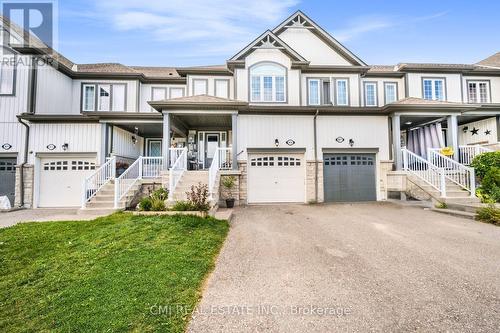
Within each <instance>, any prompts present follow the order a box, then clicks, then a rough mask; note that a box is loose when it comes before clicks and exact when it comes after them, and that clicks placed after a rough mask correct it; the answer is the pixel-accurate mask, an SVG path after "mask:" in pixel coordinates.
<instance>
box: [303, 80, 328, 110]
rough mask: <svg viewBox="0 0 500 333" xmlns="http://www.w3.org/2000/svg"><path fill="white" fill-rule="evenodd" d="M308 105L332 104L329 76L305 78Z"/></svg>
mask: <svg viewBox="0 0 500 333" xmlns="http://www.w3.org/2000/svg"><path fill="white" fill-rule="evenodd" d="M307 89H308V90H307V96H308V100H307V103H308V105H332V98H331V86H330V78H325V79H308V80H307Z"/></svg>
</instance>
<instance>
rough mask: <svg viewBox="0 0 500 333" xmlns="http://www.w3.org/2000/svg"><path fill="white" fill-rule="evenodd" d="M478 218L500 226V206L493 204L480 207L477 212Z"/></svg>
mask: <svg viewBox="0 0 500 333" xmlns="http://www.w3.org/2000/svg"><path fill="white" fill-rule="evenodd" d="M476 218H477V219H478V220H480V221H483V222H487V223H492V224H495V225H498V226H500V208H497V207H495V206H494V205H493V204H491V205H489V206H488V207H483V208H479V209H478V210H477V212H476Z"/></svg>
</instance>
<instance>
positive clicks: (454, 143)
mask: <svg viewBox="0 0 500 333" xmlns="http://www.w3.org/2000/svg"><path fill="white" fill-rule="evenodd" d="M446 122H447V125H448V130H447V132H446V136H447V139H448V146H449V147H452V148H453V151H454V154H453V159H454V160H455V161H458V121H457V116H456V115H451V116H448V117H447V118H446Z"/></svg>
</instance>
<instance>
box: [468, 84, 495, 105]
mask: <svg viewBox="0 0 500 333" xmlns="http://www.w3.org/2000/svg"><path fill="white" fill-rule="evenodd" d="M467 91H468V97H469V103H489V102H490V89H489V84H488V81H469V82H468V83H467Z"/></svg>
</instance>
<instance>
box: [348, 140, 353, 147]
mask: <svg viewBox="0 0 500 333" xmlns="http://www.w3.org/2000/svg"><path fill="white" fill-rule="evenodd" d="M349 146H351V147H352V146H354V140H353V139H349Z"/></svg>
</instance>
